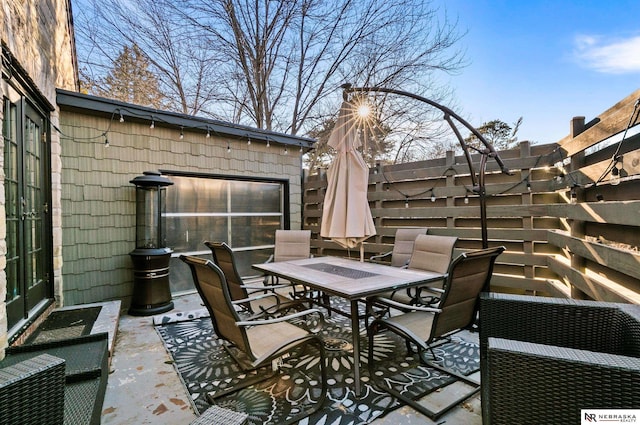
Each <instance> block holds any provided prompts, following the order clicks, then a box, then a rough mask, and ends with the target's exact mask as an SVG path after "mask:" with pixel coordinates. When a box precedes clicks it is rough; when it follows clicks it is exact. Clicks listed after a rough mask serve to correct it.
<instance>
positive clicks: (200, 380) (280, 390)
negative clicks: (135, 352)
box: [154, 311, 479, 425]
mask: <svg viewBox="0 0 640 425" xmlns="http://www.w3.org/2000/svg"><path fill="white" fill-rule="evenodd" d="M207 316H208V315H207V313H206V311H198V312H189V313H182V314H180V315H167V316H164V317H157V318H154V322H155V325H156V326H155V328H156V330H157V331H158V333H159V335H160V337H161V338H162V341H163V343H164V345H165V348H166V349H167V351H168V352H169V353H170V354H171V356H172V358H173V362H174V366H175V367H176V370H177V372H178V374H179V376H180V378H181V380H182V381H183V383H184V385H185V387H186V389H187V391H188V392H189V395H190V396H191V400H192V403H193V405H194V407H195V409H196V411H197V412H199V413H202V412H204V411H205V410H206V409H207V408H208V407H210V406H211V404H210V402H209V400H208V398H207V394H208V393H215V392H216V391H217V390H220V389H224V388H226V387H228V386H230V385H233V384H236V383H238V382H240V381H244V380H246V379H249V380H252V379H255V378H256V376H257V375H258V376H259V375H260V374H271V373H272V371H271V368H270V367H267V368H263V369H260V370H258V371H254V372H244V371H242V370H241V369H240V368H239V367H238V365H237V364H236V363H235V361H234V360H233V358H232V357H231V356H230V355H229V354H228V352H227V351H226V350H225V349H224V348H223V341H221V340H220V339H219V338H218V337H217V336H216V334H215V332H214V330H213V326H212V323H211V320H210V319H209V318H208V317H207ZM345 325H346V320H345V319H343V318H341V317H333V318H330V319H327V326H325V327H324V329H323V330H322V331H321V337H322V338H323V339H324V340H325V347H327V356H328V363H329V365H328V370H327V373H328V384H329V391H328V394H327V400H326V401H325V403H324V406H323V408H322V409H321V410H320V411H318V412H316V413H314V414H313V415H312V416H310V417H308V418H306V419H305V420H304V421H302V422H300V423H301V424H302V423H305V424H331V425H356V424H368V423H371V422H372V421H373V420H374V419H376V418H379V417H381V416H383V415H384V414H385V413H388V412H389V411H391V410H394V409H396V408H398V407H400V406H401V405H402V404H401V403H400V402H398V401H397V400H396V399H395V398H394V397H392V396H391V395H389V394H388V393H387V392H385V391H383V390H380V389H378V388H376V387H374V386H372V385H370V384H369V383H368V372H367V371H366V369H367V368H366V364H367V363H368V362H369V361H370V359H368V358H367V340H366V335H365V333H362V334H361V348H362V357H361V361H362V362H363V363H364V366H363V368H362V372H363V378H364V381H365V382H363V384H364V385H363V390H362V392H363V394H362V396H361V397H360V398H358V397H356V396H355V394H354V393H353V378H352V373H353V371H352V368H353V352H352V350H351V351H349V349H350V346H351V344H345V346H344V347H343V346H341V345H336V346H335V348H334V349H331V348H330V347H329V346H327V345H328V343H330V342H331V341H337V340H344V341H347V342H348V341H351V330H350V328H349V326H345ZM434 350H435V352H436V355H437V356H438V357H439V358H440V359H441V360H440V362H438V363H439V364H440V365H441V366H444V367H447V368H450V369H453V370H456V371H457V372H458V373H462V374H465V375H468V374H471V373H473V372H475V371H477V370H478V369H479V348H478V346H477V345H476V344H474V343H472V342H469V341H465V340H463V339H461V338H457V337H453V338H452V340H451V341H450V342H446V343H444V344H441V345H439V346H437V347H436V348H435V349H434ZM314 351H315V350H314V349H311V347H309V348H308V349H303V350H300V351H299V352H296V353H293V354H292V355H291V356H290V357H289V358H287V359H286V360H284V363H283V364H282V366H281V371H280V373H279V374H278V375H276V376H275V377H273V378H270V379H268V380H266V381H263V382H261V383H258V384H254V385H252V386H250V387H248V388H246V389H243V390H240V391H238V392H236V393H234V394H232V395H229V396H226V397H222V398H219V399H217V400H216V405H218V406H220V407H224V408H227V409H230V410H234V411H237V412H244V413H247V414H249V424H250V425H258V424H274V425H276V424H280V423H282V422H284V421H285V420H286V419H287V418H288V417H291V416H292V415H293V414H295V413H296V412H297V411H299V409H300V407H301V405H304V404H307V403H309V402H316V401H315V400H313V401H312V400H311V399H312V398H313V395H314V394H317V391H318V386H319V380H318V379H316V378H317V376H315V375H314V371H315V370H316V369H314V368H313V367H311V365H314V364H317V357H318V356H317V353H316V352H314ZM372 361H373V362H374V364H375V370H376V374H377V375H379V376H380V377H383V378H384V379H385V380H386V382H388V383H389V384H391V385H393V386H394V387H395V388H396V389H397V390H398V391H400V392H402V393H409V394H411V395H413V396H414V397H416V398H419V397H422V396H425V395H427V394H429V393H431V392H434V391H437V390H438V389H439V388H441V387H443V386H445V385H448V384H450V383H451V382H453V381H454V380H455V378H454V377H452V376H451V375H448V374H446V373H443V372H440V371H438V370H437V369H434V368H430V367H428V366H426V365H424V364H421V363H420V360H419V359H418V356H417V355H416V354H410V353H407V351H406V346H405V344H404V341H403V340H401V339H400V338H399V337H397V336H396V335H395V334H392V333H381V334H378V335H377V336H376V348H375V350H374V359H372ZM307 406H308V404H307Z"/></svg>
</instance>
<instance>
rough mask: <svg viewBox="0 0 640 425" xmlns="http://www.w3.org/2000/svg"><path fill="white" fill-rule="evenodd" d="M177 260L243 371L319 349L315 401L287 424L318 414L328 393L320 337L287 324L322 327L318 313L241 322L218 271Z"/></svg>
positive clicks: (219, 394)
mask: <svg viewBox="0 0 640 425" xmlns="http://www.w3.org/2000/svg"><path fill="white" fill-rule="evenodd" d="M180 259H181V260H182V261H184V262H185V263H186V264H188V265H189V267H190V269H191V272H192V275H193V280H194V283H195V287H196V289H197V291H198V293H199V294H200V297H201V298H202V300H203V302H204V303H205V306H206V307H207V310H208V311H209V314H210V317H211V321H212V322H213V328H214V330H215V333H216V335H218V337H220V338H221V339H223V340H225V341H226V342H228V343H229V344H230V345H231V346H232V347H233V348H235V349H236V350H238V351H240V352H241V353H242V354H243V356H239V355H236V353H235V352H234V350H233V349H232V348H231V347H230V346H229V345H225V348H226V349H227V351H228V352H229V353H230V354H231V355H232V357H233V358H234V360H235V361H236V362H237V364H238V365H239V366H240V367H241V368H242V369H244V370H246V371H250V370H256V369H259V368H261V367H263V366H269V367H271V366H272V365H274V364H278V362H277V361H278V360H279V359H282V357H283V356H284V355H286V354H290V353H291V352H292V351H294V350H296V349H299V348H300V349H305V348H306V347H308V346H315V347H316V348H317V349H318V351H319V353H320V361H319V362H318V363H319V367H320V379H321V380H322V387H321V391H320V394H319V396H318V401H317V402H316V403H315V404H314V407H313V408H312V409H309V410H304V409H301V412H300V414H299V415H296V416H295V417H292V418H290V419H289V420H288V421H287V422H286V423H287V424H290V423H293V422H296V421H298V420H300V419H302V418H304V417H307V416H309V415H310V414H312V413H314V412H316V411H318V410H319V409H320V408H321V407H322V405H323V403H324V401H325V398H326V393H327V385H326V382H327V375H326V360H325V351H324V345H323V343H322V340H321V338H320V337H319V336H317V335H316V334H314V333H311V332H309V331H307V330H305V329H302V328H300V327H298V326H295V325H293V324H291V323H289V322H287V320H290V319H294V318H304V317H306V316H309V315H310V314H317V315H318V316H319V319H317V320H318V323H319V324H322V323H324V318H323V316H322V314H321V313H320V312H319V311H318V310H315V309H310V310H305V311H300V312H296V313H294V314H291V315H288V316H282V317H279V318H272V319H267V320H248V321H243V320H241V319H240V316H238V313H237V312H236V311H235V309H234V303H233V301H232V299H231V292H230V289H231V288H230V285H229V284H228V283H227V281H226V279H225V276H224V274H223V272H222V270H221V269H220V268H219V267H217V266H216V265H215V264H213V263H212V262H211V261H210V260H206V259H203V258H199V257H193V256H185V255H181V256H180ZM271 376H272V375H271V374H265V375H264V376H261V377H260V380H265V379H268V378H270V377H271ZM255 383H256V381H255V380H246V381H245V382H243V383H241V384H239V385H237V386H234V387H231V388H228V389H225V390H223V391H220V392H217V393H216V394H213V395H212V394H210V395H209V399H210V401H212V402H213V401H214V400H215V399H217V398H219V397H222V396H225V395H228V394H231V393H233V392H236V391H238V390H240V389H242V388H246V387H248V386H250V385H253V384H255Z"/></svg>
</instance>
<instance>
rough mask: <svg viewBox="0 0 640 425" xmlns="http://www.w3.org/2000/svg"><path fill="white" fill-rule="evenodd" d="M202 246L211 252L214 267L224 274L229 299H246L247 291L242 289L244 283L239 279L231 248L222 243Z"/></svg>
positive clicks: (207, 243)
mask: <svg viewBox="0 0 640 425" xmlns="http://www.w3.org/2000/svg"><path fill="white" fill-rule="evenodd" d="M204 244H205V245H206V246H207V247H209V249H210V250H211V256H212V257H213V262H214V263H215V265H216V266H218V267H219V268H220V269H221V270H222V272H223V273H224V276H225V278H226V280H227V284H228V285H229V292H230V293H231V299H232V300H241V299H244V298H247V296H248V295H247V290H246V289H244V288H243V287H242V285H243V284H244V283H243V281H242V277H240V273H238V269H237V267H236V262H235V258H234V256H233V251H232V250H231V247H230V246H229V245H227V244H226V243H224V242H209V241H206V242H205V243H204Z"/></svg>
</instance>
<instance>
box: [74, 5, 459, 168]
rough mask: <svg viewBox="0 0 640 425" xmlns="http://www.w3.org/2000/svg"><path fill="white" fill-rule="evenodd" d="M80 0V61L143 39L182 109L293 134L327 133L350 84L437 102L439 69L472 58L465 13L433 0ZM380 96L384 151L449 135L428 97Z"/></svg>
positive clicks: (406, 151) (451, 69) (409, 151)
mask: <svg viewBox="0 0 640 425" xmlns="http://www.w3.org/2000/svg"><path fill="white" fill-rule="evenodd" d="M79 1H83V2H88V4H89V6H90V7H88V8H87V10H86V11H84V9H83V11H82V12H79V13H78V14H77V15H78V16H82V17H84V20H83V19H80V18H78V19H76V27H80V28H78V29H77V31H78V32H79V33H80V34H81V35H82V37H81V38H82V40H83V41H84V42H83V43H78V44H79V45H80V44H82V45H83V52H88V56H83V55H82V54H79V57H80V62H81V64H84V65H86V66H87V67H88V68H92V69H96V67H95V66H94V65H95V64H99V63H102V62H108V61H109V60H112V59H111V58H114V57H115V53H114V52H115V51H118V50H120V49H121V48H122V44H123V43H124V42H126V43H128V44H133V43H136V44H138V45H139V46H140V47H141V49H142V50H143V51H144V52H145V54H147V55H148V57H149V60H150V61H151V64H152V66H153V67H154V68H155V70H156V71H157V73H158V78H159V81H160V83H161V87H162V89H163V92H164V93H165V94H166V95H167V96H168V97H169V98H171V99H173V100H174V102H175V105H174V106H173V107H174V108H175V109H177V110H180V111H182V112H185V113H192V114H195V113H208V114H209V115H211V116H213V117H216V118H221V119H225V120H228V121H232V122H235V123H240V124H247V125H253V126H256V127H258V128H263V129H269V130H275V131H281V132H286V133H290V134H313V132H314V131H315V132H319V133H321V130H322V128H323V127H326V126H327V120H331V119H335V114H336V112H337V110H338V106H339V103H340V94H341V93H340V91H339V87H340V85H341V84H343V83H345V82H350V83H353V84H354V85H355V86H384V87H388V88H401V89H402V90H406V91H410V92H412V93H415V94H418V95H422V96H427V97H429V98H432V99H434V100H436V101H438V100H443V99H446V98H448V96H449V92H448V90H447V89H446V87H445V88H443V87H441V86H440V85H439V84H438V83H437V82H436V81H437V79H435V78H434V75H436V74H437V73H443V72H444V73H455V72H457V71H459V70H460V69H461V68H462V67H463V66H464V65H465V63H464V53H463V52H462V51H461V50H460V49H458V48H457V43H458V42H459V40H460V39H461V37H462V36H463V35H464V34H463V33H460V32H459V31H458V28H457V22H455V21H450V20H449V19H448V17H447V14H446V13H444V12H441V11H439V10H437V9H436V8H434V7H433V5H432V3H431V2H429V1H424V0H395V1H388V0H358V1H355V0H254V1H252V2H248V1H246V0H100V1H98V0H79ZM103 69H108V67H103ZM376 102H378V103H379V105H380V107H381V110H380V112H379V115H378V117H377V118H376V120H375V121H373V123H374V124H373V125H375V126H380V128H379V129H372V130H371V131H368V132H367V131H366V129H365V131H364V136H365V138H366V140H365V142H366V143H370V144H369V145H368V146H375V144H378V145H380V148H379V149H378V153H380V154H381V155H385V160H391V161H394V162H396V161H402V160H407V159H410V158H415V157H421V156H422V155H423V154H422V153H419V152H420V150H421V149H422V150H426V151H428V149H427V146H428V145H429V144H433V143H436V142H435V140H436V139H437V138H438V137H440V136H438V134H439V132H440V130H439V129H438V128H437V127H433V126H432V125H430V124H429V123H431V122H433V121H434V120H440V118H441V117H439V116H437V115H434V112H433V111H430V110H428V108H424V105H416V104H415V102H411V101H408V100H407V99H391V98H389V99H384V98H382V97H380V98H377V99H376ZM383 106H384V109H385V111H384V112H382V107H383ZM434 129H435V130H437V131H436V133H434ZM425 132H426V133H425ZM371 136H374V137H371ZM390 144H393V145H395V146H397V149H396V150H394V151H390V150H389V149H387V148H386V146H389V145H390ZM394 152H395V155H394ZM416 152H418V153H416ZM373 156H374V153H373V152H372V153H371V155H370V157H371V158H370V162H372V161H373V160H374V159H373Z"/></svg>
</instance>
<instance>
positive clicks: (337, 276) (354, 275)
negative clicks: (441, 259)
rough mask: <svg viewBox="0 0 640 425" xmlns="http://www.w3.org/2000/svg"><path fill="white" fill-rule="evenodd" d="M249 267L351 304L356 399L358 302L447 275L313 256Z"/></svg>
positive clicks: (346, 259) (358, 341) (357, 387)
mask: <svg viewBox="0 0 640 425" xmlns="http://www.w3.org/2000/svg"><path fill="white" fill-rule="evenodd" d="M252 267H253V268H254V269H256V270H259V271H261V272H263V273H265V274H268V275H273V276H278V277H280V278H282V279H286V280H289V281H291V282H293V283H297V284H301V285H304V286H307V287H309V288H311V289H314V290H317V291H322V292H324V293H325V294H328V295H330V296H336V297H340V298H344V299H346V300H348V301H349V302H350V307H351V314H350V317H351V333H352V344H353V361H354V367H353V373H354V392H355V394H356V396H358V397H359V396H360V395H361V382H360V315H359V313H358V301H359V300H362V299H364V298H366V297H369V296H373V295H380V294H382V293H384V292H387V291H389V290H394V289H402V288H407V287H411V286H416V285H424V284H428V283H431V282H434V281H439V280H442V279H443V278H444V277H445V276H446V275H444V274H441V273H435V272H428V271H416V270H409V269H402V268H399V267H391V266H387V265H383V264H377V263H367V262H361V261H357V260H351V259H348V258H342V257H313V258H305V259H303V260H293V261H279V262H273V263H262V264H254V265H253V266H252Z"/></svg>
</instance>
